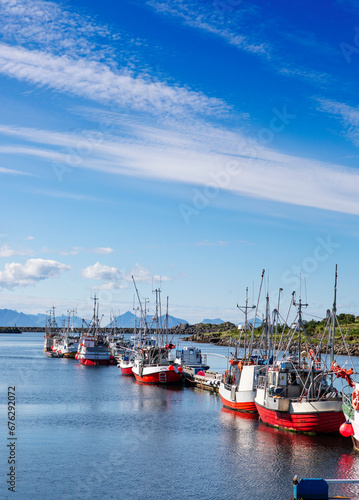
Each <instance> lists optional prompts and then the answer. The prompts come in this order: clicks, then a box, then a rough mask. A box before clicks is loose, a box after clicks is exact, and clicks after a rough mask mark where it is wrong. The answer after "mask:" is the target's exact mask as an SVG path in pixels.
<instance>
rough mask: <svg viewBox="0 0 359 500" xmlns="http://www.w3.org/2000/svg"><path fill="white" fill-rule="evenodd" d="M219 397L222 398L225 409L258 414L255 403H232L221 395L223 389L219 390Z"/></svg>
mask: <svg viewBox="0 0 359 500" xmlns="http://www.w3.org/2000/svg"><path fill="white" fill-rule="evenodd" d="M219 395H220V396H221V400H222V404H223V406H224V408H227V409H228V410H233V411H240V412H246V413H257V408H256V405H255V403H254V401H241V402H239V401H230V400H229V399H226V398H225V397H224V396H223V394H221V388H219Z"/></svg>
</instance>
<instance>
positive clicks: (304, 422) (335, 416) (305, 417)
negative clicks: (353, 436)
mask: <svg viewBox="0 0 359 500" xmlns="http://www.w3.org/2000/svg"><path fill="white" fill-rule="evenodd" d="M323 403H324V404H322V405H321V407H319V408H317V409H315V408H313V409H312V411H310V410H308V411H305V410H306V406H308V403H305V402H304V403H303V406H302V407H301V403H297V405H298V407H297V408H294V409H292V411H287V412H285V411H277V410H275V409H268V408H266V407H264V406H262V405H260V404H258V403H257V401H256V407H257V411H258V413H259V418H260V419H261V421H262V422H263V423H264V424H266V425H269V426H271V427H277V428H279V429H285V430H288V431H292V432H300V433H306V434H311V433H315V434H318V433H320V434H334V433H336V434H337V433H338V432H339V427H340V426H341V424H342V423H343V422H345V417H344V414H343V412H342V410H339V409H338V410H334V409H329V408H328V411H325V402H323ZM319 404H320V402H319ZM305 405H306V406H305ZM311 406H313V405H311ZM327 406H330V405H327Z"/></svg>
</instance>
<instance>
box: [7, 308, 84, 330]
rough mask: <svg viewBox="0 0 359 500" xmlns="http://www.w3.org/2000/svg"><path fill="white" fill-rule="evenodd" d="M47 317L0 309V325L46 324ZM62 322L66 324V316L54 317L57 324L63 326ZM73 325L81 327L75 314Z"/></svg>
mask: <svg viewBox="0 0 359 500" xmlns="http://www.w3.org/2000/svg"><path fill="white" fill-rule="evenodd" d="M47 318H48V316H47V315H46V314H36V315H35V314H24V313H22V312H17V311H14V310H13V309H0V326H15V325H16V326H46V320H47ZM64 322H65V323H66V324H67V316H64V315H61V316H57V317H56V323H57V325H58V326H63V324H64ZM71 322H72V318H71ZM74 326H75V327H81V326H82V318H79V317H78V316H75V317H74Z"/></svg>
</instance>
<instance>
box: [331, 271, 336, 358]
mask: <svg viewBox="0 0 359 500" xmlns="http://www.w3.org/2000/svg"><path fill="white" fill-rule="evenodd" d="M337 281H338V264H335V280H334V301H333V309H332V318H331V321H332V335H331V339H330V344H331V345H330V364H332V363H333V361H334V340H335V321H336V315H337Z"/></svg>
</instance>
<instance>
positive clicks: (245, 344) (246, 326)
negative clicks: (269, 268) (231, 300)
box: [234, 287, 256, 359]
mask: <svg viewBox="0 0 359 500" xmlns="http://www.w3.org/2000/svg"><path fill="white" fill-rule="evenodd" d="M237 307H238V309H239V310H240V311H242V312H243V313H244V357H246V356H247V346H248V337H247V331H248V310H249V309H250V310H252V309H255V307H256V306H248V287H247V288H246V305H245V306H239V305H238V304H237ZM253 328H254V325H253ZM238 347H239V346H238V342H236V349H235V352H234V357H235V358H236V359H237V358H238Z"/></svg>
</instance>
